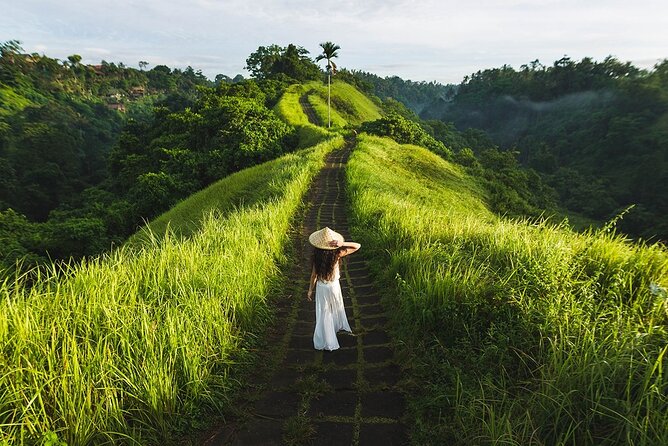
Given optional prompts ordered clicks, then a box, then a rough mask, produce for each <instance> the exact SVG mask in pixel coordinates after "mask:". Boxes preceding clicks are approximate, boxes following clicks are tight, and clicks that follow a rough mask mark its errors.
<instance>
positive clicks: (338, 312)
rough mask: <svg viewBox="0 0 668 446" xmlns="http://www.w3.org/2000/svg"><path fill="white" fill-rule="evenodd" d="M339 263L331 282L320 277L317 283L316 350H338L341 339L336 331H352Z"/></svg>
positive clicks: (314, 341) (314, 343)
mask: <svg viewBox="0 0 668 446" xmlns="http://www.w3.org/2000/svg"><path fill="white" fill-rule="evenodd" d="M340 277H341V275H340V274H339V265H338V264H337V265H336V266H335V267H334V277H333V279H332V280H331V281H330V282H323V281H321V280H320V279H318V281H317V282H316V284H315V332H314V333H313V346H314V347H315V348H316V350H336V349H338V348H339V340H338V339H336V332H337V331H339V330H345V331H348V332H352V330H351V329H350V325H348V318H347V317H346V309H345V307H344V306H343V295H342V294H341V284H340V283H339V278H340Z"/></svg>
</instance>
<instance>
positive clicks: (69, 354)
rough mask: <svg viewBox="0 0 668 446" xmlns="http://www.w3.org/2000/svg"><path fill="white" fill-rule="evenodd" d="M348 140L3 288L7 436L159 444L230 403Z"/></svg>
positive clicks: (260, 169) (235, 179)
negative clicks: (313, 191) (313, 201)
mask: <svg viewBox="0 0 668 446" xmlns="http://www.w3.org/2000/svg"><path fill="white" fill-rule="evenodd" d="M342 143H343V140H342V138H340V137H337V138H334V139H331V140H329V141H327V142H324V143H322V144H320V145H318V146H315V147H313V148H310V149H305V150H303V151H300V152H297V153H294V154H290V155H286V156H284V157H282V158H280V159H277V160H275V161H272V162H269V163H266V164H263V165H261V166H257V167H254V168H252V169H249V170H247V171H242V172H239V173H237V174H234V175H231V176H229V177H227V178H225V179H223V180H221V181H219V182H218V183H216V184H214V185H212V186H211V187H210V188H208V189H206V190H204V191H202V192H200V193H199V194H195V195H194V196H193V197H192V198H190V199H188V200H185V201H184V202H182V203H180V204H179V205H178V206H176V207H175V208H174V209H173V210H172V211H170V212H169V213H167V214H165V215H163V216H162V217H160V218H159V219H157V220H156V221H155V222H153V223H152V224H151V226H150V228H152V229H153V230H154V231H160V232H156V233H154V236H152V237H151V236H148V234H149V232H148V230H147V231H144V233H143V234H141V235H139V236H138V237H139V238H138V239H136V240H135V242H134V243H132V244H131V245H132V247H129V246H126V247H123V248H120V249H117V250H115V251H113V252H111V253H110V254H107V255H104V256H102V257H100V258H95V259H91V260H88V261H85V262H82V263H78V264H73V265H71V266H65V267H63V268H62V269H59V268H57V267H55V266H54V267H53V269H52V270H50V271H41V272H34V275H33V276H30V277H24V278H21V279H18V280H17V281H15V282H14V281H5V282H4V283H2V284H0V346H1V348H0V365H1V369H2V373H1V374H0V444H3V445H4V444H12V445H13V444H43V442H44V441H47V440H48V439H49V438H51V440H53V439H54V438H55V439H60V440H64V441H66V442H67V444H69V445H83V444H99V443H125V442H131V443H132V442H136V443H137V444H158V443H162V442H165V441H168V442H169V441H173V439H174V436H175V435H177V434H178V430H179V429H188V428H189V427H191V426H193V423H195V422H197V421H198V420H201V416H202V414H204V413H206V412H207V411H212V410H218V411H220V410H225V409H226V404H228V403H227V401H229V400H228V398H227V397H228V394H229V392H230V390H231V389H232V388H234V386H235V382H236V381H235V373H238V368H239V365H240V364H243V363H244V362H247V359H246V356H247V353H246V352H247V349H248V348H249V347H250V346H251V345H252V343H253V340H254V339H256V338H257V334H258V333H259V332H260V331H261V329H262V327H263V325H264V323H265V322H266V320H267V318H268V317H270V314H271V311H270V309H269V293H270V290H273V291H274V292H275V290H276V285H277V281H278V280H279V278H280V274H279V271H280V270H279V267H280V265H281V264H282V262H284V261H285V250H286V248H287V244H288V243H289V238H288V234H289V229H290V225H291V223H292V221H293V219H294V218H295V216H296V214H297V212H298V209H299V207H300V205H301V203H302V198H303V196H304V194H305V192H306V191H307V189H308V186H309V184H310V180H311V178H312V177H313V176H314V175H315V174H316V173H317V172H318V171H319V170H320V168H321V167H322V166H323V159H324V156H325V155H326V154H327V153H328V152H329V151H330V150H332V149H334V148H336V147H340V146H341V145H342ZM167 222H169V228H170V229H171V231H172V232H170V233H167V234H165V233H164V232H163V231H164V230H165V228H166V227H167V226H168V224H167ZM184 236H187V237H184ZM140 240H141V241H142V242H141V243H139V241H140ZM30 281H32V283H31V284H32V286H30ZM53 441H55V440H53ZM48 444H56V443H53V442H52V443H48ZM57 444H59V443H57Z"/></svg>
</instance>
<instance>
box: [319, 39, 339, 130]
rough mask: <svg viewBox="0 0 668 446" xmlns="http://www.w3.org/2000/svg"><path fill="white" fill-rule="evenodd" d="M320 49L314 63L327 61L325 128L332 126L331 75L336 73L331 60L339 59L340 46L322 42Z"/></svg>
mask: <svg viewBox="0 0 668 446" xmlns="http://www.w3.org/2000/svg"><path fill="white" fill-rule="evenodd" d="M320 47H321V48H322V54H320V55H318V57H316V58H315V61H316V62H320V61H321V60H323V59H326V60H327V127H331V126H332V112H331V107H332V74H333V73H336V64H335V63H334V62H332V59H334V58H335V57H339V54H338V53H337V51H338V50H340V49H341V47H340V46H338V45H335V44H334V43H332V42H324V43H321V44H320Z"/></svg>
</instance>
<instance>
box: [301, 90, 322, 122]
mask: <svg viewBox="0 0 668 446" xmlns="http://www.w3.org/2000/svg"><path fill="white" fill-rule="evenodd" d="M299 104H300V105H301V106H302V110H304V114H305V115H306V117H307V118H308V122H310V123H311V124H313V125H321V122H320V119H319V118H318V115H317V113H316V112H315V110H314V109H313V106H312V105H311V103H310V102H309V100H308V93H304V94H303V95H301V96H300V97H299Z"/></svg>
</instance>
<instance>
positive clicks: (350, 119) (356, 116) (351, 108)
mask: <svg viewBox="0 0 668 446" xmlns="http://www.w3.org/2000/svg"><path fill="white" fill-rule="evenodd" d="M305 88H306V89H307V90H308V93H309V97H308V98H309V101H310V103H311V105H312V106H313V108H314V109H315V111H316V114H317V115H318V117H319V118H320V122H322V123H325V125H326V123H327V84H326V83H324V84H323V83H322V82H310V83H308V84H306V85H305ZM331 105H332V107H331V119H332V127H346V126H357V125H360V124H362V123H363V122H366V121H374V120H376V119H379V118H380V117H381V111H380V108H379V107H378V105H376V104H375V103H374V102H373V101H371V100H370V99H369V98H368V97H366V96H365V95H364V94H363V93H362V92H360V91H359V90H358V89H357V88H355V87H353V86H352V85H350V84H347V83H345V82H341V81H339V80H336V79H334V80H333V81H332V88H331Z"/></svg>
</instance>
